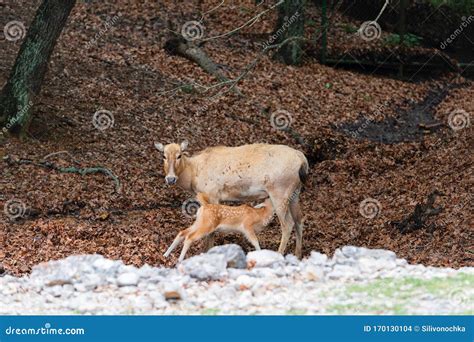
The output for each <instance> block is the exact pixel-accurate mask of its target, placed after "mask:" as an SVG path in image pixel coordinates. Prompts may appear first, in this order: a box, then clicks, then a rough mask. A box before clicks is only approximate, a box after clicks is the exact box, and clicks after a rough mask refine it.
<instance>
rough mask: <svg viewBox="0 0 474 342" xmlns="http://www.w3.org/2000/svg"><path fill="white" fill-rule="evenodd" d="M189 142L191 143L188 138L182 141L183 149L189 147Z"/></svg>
mask: <svg viewBox="0 0 474 342" xmlns="http://www.w3.org/2000/svg"><path fill="white" fill-rule="evenodd" d="M188 144H189V143H188V141H187V140H184V141H183V142H182V143H181V145H180V147H181V151H184V150H185V149H187V148H188Z"/></svg>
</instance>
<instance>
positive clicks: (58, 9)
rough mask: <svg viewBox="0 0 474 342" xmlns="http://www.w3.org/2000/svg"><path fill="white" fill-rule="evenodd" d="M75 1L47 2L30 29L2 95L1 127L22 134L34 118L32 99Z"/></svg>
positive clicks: (39, 9) (47, 0)
mask: <svg viewBox="0 0 474 342" xmlns="http://www.w3.org/2000/svg"><path fill="white" fill-rule="evenodd" d="M75 3H76V0H44V1H43V2H42V4H41V5H40V7H39V8H38V10H37V11H36V15H35V18H34V20H33V22H32V24H31V27H30V28H29V30H28V32H27V35H26V38H25V41H24V42H23V44H22V45H21V48H20V51H19V52H18V55H17V57H16V60H15V64H14V66H13V69H12V71H11V73H10V76H9V78H8V81H7V83H6V85H5V86H4V88H3V90H2V92H1V93H0V125H1V126H4V127H3V132H5V131H6V130H9V131H10V132H11V133H13V134H16V135H23V134H24V133H25V131H26V129H27V127H28V124H29V122H30V119H31V106H32V105H33V102H32V99H33V97H34V96H36V95H38V94H39V92H40V90H41V84H42V83H43V79H44V76H45V74H46V70H47V67H48V62H49V59H50V57H51V53H52V52H53V49H54V46H55V45H56V41H57V39H58V37H59V35H60V34H61V31H62V29H63V27H64V25H65V24H66V20H67V18H68V16H69V14H70V12H71V10H72V8H73V7H74V5H75Z"/></svg>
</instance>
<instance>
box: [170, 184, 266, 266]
mask: <svg viewBox="0 0 474 342" xmlns="http://www.w3.org/2000/svg"><path fill="white" fill-rule="evenodd" d="M196 199H197V200H198V202H199V204H201V207H200V208H199V209H198V211H197V215H196V220H195V221H194V223H193V224H192V225H191V227H189V228H187V229H184V230H182V231H180V232H179V233H178V235H177V236H176V238H175V239H174V241H173V243H172V244H171V246H170V247H169V248H168V250H167V251H166V252H165V254H164V257H166V258H167V257H168V256H169V255H170V253H171V252H172V251H173V250H174V249H175V248H176V246H177V245H178V244H179V243H180V242H181V241H182V240H184V244H183V249H182V250H181V254H180V256H179V259H178V261H179V262H181V261H183V259H184V256H185V255H186V252H187V251H188V249H189V247H190V246H191V244H192V243H193V242H194V241H197V240H199V239H201V238H203V237H205V236H206V235H208V234H211V233H213V232H215V231H237V232H241V233H243V234H244V235H245V237H246V238H247V239H248V240H249V241H250V243H251V244H252V245H253V246H254V247H255V249H256V250H259V249H260V244H259V243H258V239H257V235H256V234H255V232H258V231H259V230H260V229H262V228H263V227H265V226H266V225H268V224H269V223H270V221H271V219H272V218H273V206H272V203H271V200H270V198H267V199H266V200H265V202H263V203H261V204H259V205H257V206H255V207H251V206H249V205H247V204H243V205H239V206H228V205H222V204H211V203H209V197H208V196H207V195H206V194H204V193H201V192H200V193H198V194H197V195H196Z"/></svg>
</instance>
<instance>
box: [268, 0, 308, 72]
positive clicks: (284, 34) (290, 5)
mask: <svg viewBox="0 0 474 342" xmlns="http://www.w3.org/2000/svg"><path fill="white" fill-rule="evenodd" d="M304 6H305V0H284V1H283V3H282V4H281V5H280V6H278V20H277V24H276V27H275V31H274V32H273V35H275V36H277V40H276V43H277V44H278V43H282V42H283V41H285V40H286V39H288V38H291V37H303V36H304ZM302 44H303V41H302V40H292V41H289V42H287V43H286V44H285V45H284V46H282V47H281V48H280V49H278V51H277V52H276V53H275V56H274V57H275V58H276V59H277V60H280V61H282V62H283V63H285V64H289V65H299V64H301V59H302V56H303V49H302Z"/></svg>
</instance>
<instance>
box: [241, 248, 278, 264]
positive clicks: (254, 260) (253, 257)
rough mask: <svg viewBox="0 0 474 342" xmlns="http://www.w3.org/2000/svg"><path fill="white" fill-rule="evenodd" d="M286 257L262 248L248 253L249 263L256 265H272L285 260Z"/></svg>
mask: <svg viewBox="0 0 474 342" xmlns="http://www.w3.org/2000/svg"><path fill="white" fill-rule="evenodd" d="M284 260H285V258H284V257H283V255H281V254H280V253H278V252H275V251H270V250H268V249H262V250H260V251H252V252H249V253H248V254H247V264H249V265H253V266H254V267H271V266H273V265H275V264H276V263H282V262H284Z"/></svg>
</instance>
